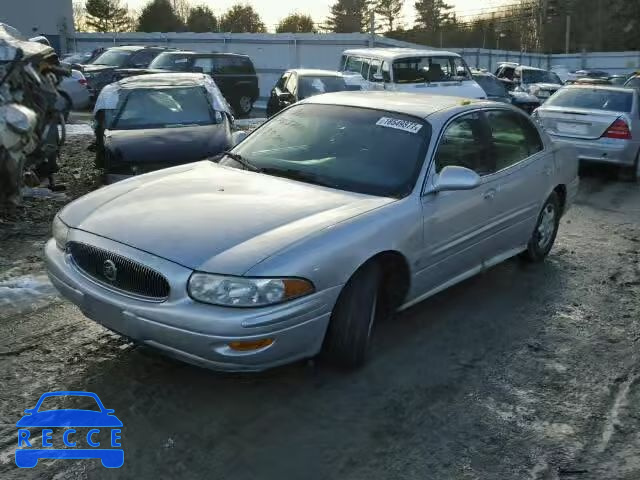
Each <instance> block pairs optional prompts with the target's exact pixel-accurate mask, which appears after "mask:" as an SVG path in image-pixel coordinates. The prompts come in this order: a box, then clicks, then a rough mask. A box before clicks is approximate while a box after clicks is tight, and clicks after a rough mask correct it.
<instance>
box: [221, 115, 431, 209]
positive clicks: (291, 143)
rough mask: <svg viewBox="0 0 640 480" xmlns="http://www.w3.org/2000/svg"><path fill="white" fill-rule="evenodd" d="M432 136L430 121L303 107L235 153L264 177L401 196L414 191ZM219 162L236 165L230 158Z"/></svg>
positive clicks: (258, 133) (267, 126) (257, 133)
mask: <svg viewBox="0 0 640 480" xmlns="http://www.w3.org/2000/svg"><path fill="white" fill-rule="evenodd" d="M430 135H431V128H430V126H429V124H428V123H426V122H424V121H423V120H421V119H418V118H415V117H411V116H408V115H402V114H398V113H392V112H386V111H380V110H371V109H366V108H357V107H346V106H337V105H315V104H301V105H297V106H294V107H292V108H290V109H289V110H286V111H284V112H283V113H281V114H279V115H278V116H276V117H275V118H273V119H272V120H270V121H269V122H267V123H266V124H265V125H264V126H263V127H261V128H259V129H258V130H256V131H255V132H254V133H253V134H252V135H250V136H249V137H248V138H247V139H246V140H245V141H244V142H242V143H241V144H240V145H239V146H238V147H236V148H235V149H234V150H233V153H234V154H239V155H242V157H243V159H244V160H245V161H246V162H248V163H251V164H252V165H253V166H254V167H256V168H258V169H261V170H263V171H265V173H267V174H272V175H276V176H283V177H289V178H294V179H297V180H300V181H304V182H307V183H315V184H320V185H324V186H329V187H332V188H337V189H340V190H348V191H352V192H358V193H365V194H369V195H378V196H385V197H387V196H388V197H402V196H405V195H408V194H409V193H410V192H411V191H412V190H413V187H414V185H415V182H416V178H417V177H418V174H419V172H420V167H421V166H422V164H423V162H424V158H425V155H426V150H427V146H428V142H429V138H430ZM221 163H222V164H229V165H234V166H239V163H237V162H236V161H234V160H233V159H231V158H230V157H224V158H223V160H222V161H221Z"/></svg>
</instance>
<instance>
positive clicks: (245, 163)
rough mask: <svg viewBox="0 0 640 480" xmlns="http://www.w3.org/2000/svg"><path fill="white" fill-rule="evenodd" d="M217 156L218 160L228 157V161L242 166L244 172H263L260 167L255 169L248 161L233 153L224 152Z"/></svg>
mask: <svg viewBox="0 0 640 480" xmlns="http://www.w3.org/2000/svg"><path fill="white" fill-rule="evenodd" d="M218 156H219V157H220V158H222V157H229V158H230V159H232V160H234V161H235V162H237V163H239V164H240V165H242V166H243V167H244V169H245V170H250V171H252V172H262V171H263V170H262V169H261V168H260V167H256V166H255V165H254V164H253V163H251V162H250V161H249V160H247V159H246V158H244V157H243V156H242V155H240V154H239V153H233V152H228V151H224V152H222V153H220V155H218Z"/></svg>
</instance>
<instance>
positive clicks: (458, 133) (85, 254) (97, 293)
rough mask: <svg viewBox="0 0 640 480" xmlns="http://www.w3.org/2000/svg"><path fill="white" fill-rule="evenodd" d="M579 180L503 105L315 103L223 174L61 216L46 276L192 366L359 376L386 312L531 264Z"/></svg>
mask: <svg viewBox="0 0 640 480" xmlns="http://www.w3.org/2000/svg"><path fill="white" fill-rule="evenodd" d="M238 133H239V132H238ZM398 152H401V153H402V154H399V153H398ZM577 173H578V162H577V159H576V156H575V151H574V150H573V149H571V148H569V147H561V146H557V145H555V144H554V143H552V142H551V141H550V140H549V138H548V137H547V136H546V135H545V134H544V132H542V131H541V130H539V129H538V128H537V127H536V126H535V124H534V123H533V122H532V120H531V119H530V117H529V116H528V115H526V114H525V113H524V112H522V111H521V110H519V109H517V108H515V107H512V106H511V105H506V104H499V103H496V102H488V101H474V100H467V99H460V98H456V97H446V96H435V95H426V94H416V93H401V92H338V93H327V94H324V95H317V96H313V97H310V98H307V99H305V100H302V101H300V102H298V103H296V104H295V105H292V106H291V107H289V108H287V109H286V110H283V111H282V112H280V113H279V114H278V115H276V116H274V117H273V118H272V119H271V120H269V121H267V122H266V123H265V124H264V125H262V126H261V127H260V128H258V129H257V130H255V131H253V132H252V133H251V134H250V135H249V136H248V137H246V138H245V139H244V140H242V141H240V143H239V144H237V145H236V146H235V147H234V148H233V149H232V151H231V152H228V153H226V154H224V155H223V156H222V158H221V159H220V160H219V161H217V162H214V161H203V162H196V163H192V164H189V165H182V166H178V167H174V168H170V169H165V170H162V171H158V172H153V173H149V174H146V175H142V176H139V177H135V178H131V179H128V180H125V181H123V182H120V183H117V184H115V185H110V186H108V187H105V188H102V189H99V190H97V191H95V192H93V193H90V194H89V195H87V196H85V197H82V198H80V199H78V200H76V201H75V202H73V203H71V204H69V205H67V206H66V207H65V208H64V209H63V210H62V211H61V212H59V214H58V216H57V217H56V218H55V220H54V224H53V237H54V238H53V239H51V240H50V241H49V242H48V243H47V246H46V262H47V268H48V271H49V276H50V278H51V281H52V282H53V284H54V285H55V286H56V288H58V290H59V291H60V292H61V293H62V294H63V295H64V296H65V297H66V298H68V299H70V300H71V301H72V302H74V303H75V304H77V305H78V306H79V307H80V309H81V310H82V311H83V312H84V314H85V315H86V316H88V317H89V318H91V319H93V320H95V321H97V322H98V323H100V324H101V325H104V326H105V327H106V328H109V329H111V330H113V331H116V332H119V333H121V334H122V335H124V336H126V337H129V338H133V339H134V340H136V341H138V342H140V343H142V344H145V345H148V346H151V347H154V348H157V349H159V350H161V351H162V352H164V353H166V354H168V355H170V356H173V357H176V358H179V359H181V360H183V361H186V362H191V363H194V364H197V365H202V366H206V367H210V368H214V369H223V370H235V371H242V370H244V371H256V370H263V369H266V368H270V367H274V366H276V365H281V364H285V363H289V362H292V361H295V360H299V359H304V358H308V357H313V356H315V355H317V354H318V353H319V352H321V351H324V352H326V355H327V359H329V360H331V361H332V362H335V363H336V364H338V365H341V366H344V367H357V366H360V365H362V364H363V363H364V362H365V361H366V359H367V356H368V352H369V349H370V345H371V339H372V335H373V334H374V330H375V325H376V324H377V323H378V322H379V321H381V320H384V318H385V317H388V316H391V315H392V313H393V312H395V311H396V310H402V309H406V308H408V307H410V306H411V305H414V304H416V303H418V302H420V301H422V300H424V299H425V298H427V297H429V296H431V295H434V294H435V293H437V292H439V291H442V290H444V289H445V288H447V287H449V286H451V285H454V284H456V283H458V282H460V281H462V280H464V279H466V278H469V277H471V276H472V275H475V274H477V273H480V272H481V271H483V270H484V269H486V268H489V267H491V266H493V265H496V264H497V263H499V262H502V261H504V260H506V259H508V258H510V257H513V256H515V255H519V254H520V255H522V256H524V257H525V258H526V259H528V260H529V261H542V260H543V259H544V258H545V257H546V256H547V255H548V253H549V251H550V250H551V248H552V246H553V244H554V241H555V237H556V234H557V232H558V227H559V224H560V218H561V216H562V215H563V214H564V212H566V211H567V209H568V208H569V206H570V205H571V204H572V202H573V200H574V197H575V195H576V193H577V188H578V177H577ZM496 294H497V295H499V293H496Z"/></svg>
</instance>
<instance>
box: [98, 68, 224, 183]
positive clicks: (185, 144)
mask: <svg viewBox="0 0 640 480" xmlns="http://www.w3.org/2000/svg"><path fill="white" fill-rule="evenodd" d="M94 118H95V120H94V128H95V134H96V166H97V167H98V168H101V169H103V170H104V172H105V175H106V179H107V181H108V182H112V181H115V180H119V179H122V178H123V177H125V176H129V175H137V174H141V173H146V172H150V171H153V170H158V169H160V168H165V167H170V166H175V165H180V164H183V163H189V162H194V161H196V160H202V159H204V158H207V157H211V156H214V155H216V154H218V153H220V152H222V151H225V150H227V149H228V148H230V147H231V146H232V140H231V124H232V123H233V117H232V115H231V113H230V109H229V105H228V104H227V102H226V101H225V99H224V98H223V97H222V94H221V93H220V90H219V89H218V87H217V86H216V84H215V82H214V81H213V80H212V79H211V77H210V76H208V75H204V74H201V73H164V74H150V75H141V76H136V77H129V78H126V79H124V80H121V81H119V82H116V83H114V84H111V85H108V86H107V87H105V88H104V89H103V90H102V92H101V93H100V96H99V97H98V100H97V102H96V105H95V108H94Z"/></svg>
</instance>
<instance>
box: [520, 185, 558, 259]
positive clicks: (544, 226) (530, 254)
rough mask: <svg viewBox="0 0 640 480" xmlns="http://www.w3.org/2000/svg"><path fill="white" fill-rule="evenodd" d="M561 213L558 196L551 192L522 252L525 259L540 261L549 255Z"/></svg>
mask: <svg viewBox="0 0 640 480" xmlns="http://www.w3.org/2000/svg"><path fill="white" fill-rule="evenodd" d="M561 214H562V212H561V208H560V198H558V194H557V193H556V192H553V193H552V194H551V195H549V198H547V200H546V201H545V202H544V205H543V207H542V210H541V211H540V214H539V215H538V221H537V222H536V227H535V228H534V229H533V233H532V234H531V238H530V239H529V243H528V244H527V249H526V250H525V251H524V252H523V253H522V257H523V258H524V259H525V260H527V261H529V262H542V261H543V260H544V259H545V258H546V257H547V255H549V252H550V251H551V248H552V247H553V244H554V242H555V241H556V235H557V234H558V226H559V225H560V216H561Z"/></svg>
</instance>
